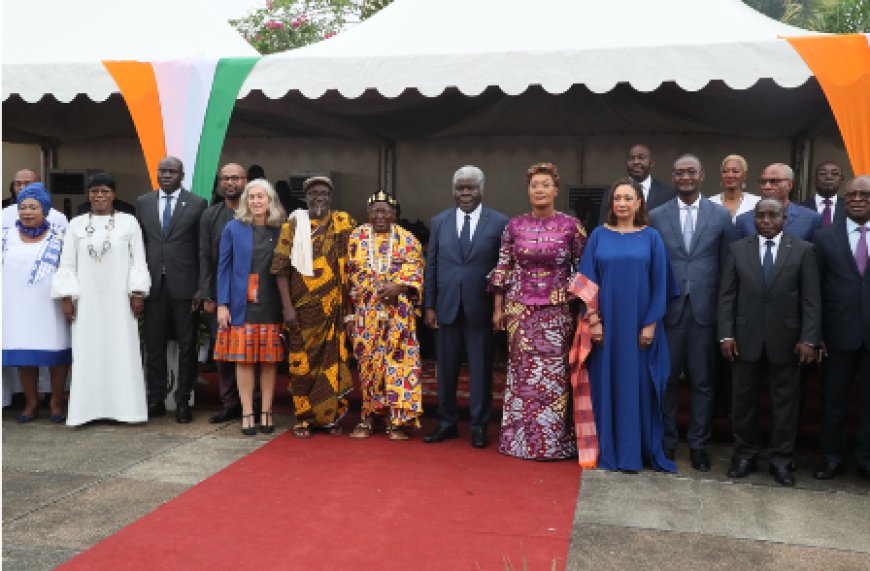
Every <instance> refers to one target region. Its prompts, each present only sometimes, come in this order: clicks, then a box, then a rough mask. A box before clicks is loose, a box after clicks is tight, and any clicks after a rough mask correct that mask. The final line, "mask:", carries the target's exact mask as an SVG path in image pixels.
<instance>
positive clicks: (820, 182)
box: [800, 161, 846, 226]
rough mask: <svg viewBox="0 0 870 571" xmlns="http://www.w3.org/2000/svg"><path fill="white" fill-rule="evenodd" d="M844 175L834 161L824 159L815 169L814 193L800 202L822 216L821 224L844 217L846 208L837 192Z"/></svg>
mask: <svg viewBox="0 0 870 571" xmlns="http://www.w3.org/2000/svg"><path fill="white" fill-rule="evenodd" d="M844 181H845V177H844V176H843V169H842V168H841V167H840V165H838V164H837V163H835V162H834V161H825V162H823V163H822V164H820V165H819V166H817V167H816V170H815V178H814V179H813V183H814V184H815V187H816V193H815V194H814V195H813V196H811V197H809V198H808V199H806V200H804V201H803V202H801V203H800V205H801V206H803V207H804V208H809V209H810V210H815V211H816V212H818V213H819V215H820V216H821V217H822V226H828V225H830V224H831V223H832V222H833V221H834V220H841V219H843V218H845V217H846V209H845V208H844V207H843V203H842V202H841V201H840V199H839V196H838V194H839V193H840V187H841V186H842V185H843V182H844Z"/></svg>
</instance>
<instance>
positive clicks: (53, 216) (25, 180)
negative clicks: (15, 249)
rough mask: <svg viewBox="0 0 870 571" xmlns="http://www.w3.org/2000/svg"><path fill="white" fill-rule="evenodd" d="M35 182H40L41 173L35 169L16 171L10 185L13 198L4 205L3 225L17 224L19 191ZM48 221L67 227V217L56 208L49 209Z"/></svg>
mask: <svg viewBox="0 0 870 571" xmlns="http://www.w3.org/2000/svg"><path fill="white" fill-rule="evenodd" d="M33 182H40V178H39V173H38V172H36V171H35V170H33V169H21V170H20V171H18V172H17V173H15V178H13V179H12V183H11V184H10V185H9V188H10V190H11V191H12V197H11V198H12V200H11V201H10V203H9V205H8V206H4V207H3V227H4V228H8V227H11V226H14V225H15V221H16V220H18V203H17V202H15V200H16V198H17V197H18V193H19V192H21V191H22V190H24V188H25V187H26V186H27V185H28V184H30V183H33ZM46 218H47V219H48V223H49V224H51V225H52V226H56V227H60V228H66V225H67V219H66V216H64V214H63V212H59V211H57V210H55V209H54V208H52V209H50V210H49V211H48V216H46Z"/></svg>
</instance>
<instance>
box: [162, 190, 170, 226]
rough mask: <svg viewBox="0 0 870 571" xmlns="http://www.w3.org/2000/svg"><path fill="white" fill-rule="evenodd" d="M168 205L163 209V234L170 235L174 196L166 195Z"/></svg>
mask: <svg viewBox="0 0 870 571" xmlns="http://www.w3.org/2000/svg"><path fill="white" fill-rule="evenodd" d="M163 197H164V198H165V199H166V205H165V206H164V207H163V234H164V235H166V234H169V223H170V222H172V195H171V194H164V195H163Z"/></svg>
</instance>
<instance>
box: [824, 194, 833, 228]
mask: <svg viewBox="0 0 870 571" xmlns="http://www.w3.org/2000/svg"><path fill="white" fill-rule="evenodd" d="M822 204H824V205H825V208H824V209H822V226H827V225H828V224H830V223H831V205H832V204H833V203H832V202H831V199H830V198H826V199H824V200H823V201H822Z"/></svg>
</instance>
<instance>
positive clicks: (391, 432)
mask: <svg viewBox="0 0 870 571" xmlns="http://www.w3.org/2000/svg"><path fill="white" fill-rule="evenodd" d="M387 438H389V439H390V440H394V441H399V440H408V438H410V436H408V433H407V432H405V429H404V428H402V427H400V426H399V427H395V428H393V427H390V428H388V429H387Z"/></svg>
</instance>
